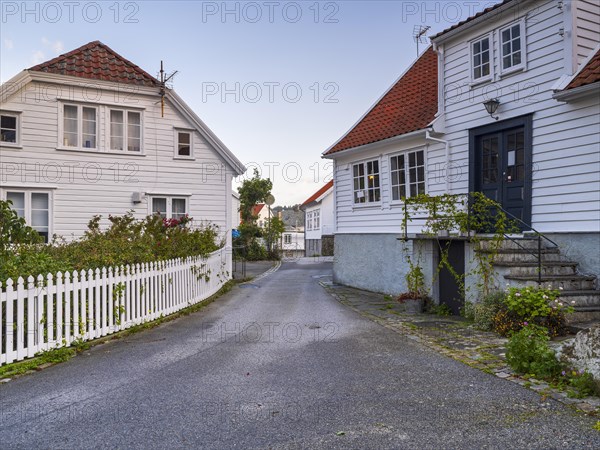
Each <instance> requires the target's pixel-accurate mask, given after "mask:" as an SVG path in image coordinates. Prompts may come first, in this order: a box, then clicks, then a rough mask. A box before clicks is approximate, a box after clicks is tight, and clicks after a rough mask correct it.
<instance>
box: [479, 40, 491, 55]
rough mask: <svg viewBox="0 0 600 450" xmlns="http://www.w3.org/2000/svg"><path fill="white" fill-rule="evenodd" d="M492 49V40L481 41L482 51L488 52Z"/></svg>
mask: <svg viewBox="0 0 600 450" xmlns="http://www.w3.org/2000/svg"><path fill="white" fill-rule="evenodd" d="M489 48H490V40H489V39H487V38H486V39H484V40H482V41H481V51H484V52H485V51H487V50H489Z"/></svg>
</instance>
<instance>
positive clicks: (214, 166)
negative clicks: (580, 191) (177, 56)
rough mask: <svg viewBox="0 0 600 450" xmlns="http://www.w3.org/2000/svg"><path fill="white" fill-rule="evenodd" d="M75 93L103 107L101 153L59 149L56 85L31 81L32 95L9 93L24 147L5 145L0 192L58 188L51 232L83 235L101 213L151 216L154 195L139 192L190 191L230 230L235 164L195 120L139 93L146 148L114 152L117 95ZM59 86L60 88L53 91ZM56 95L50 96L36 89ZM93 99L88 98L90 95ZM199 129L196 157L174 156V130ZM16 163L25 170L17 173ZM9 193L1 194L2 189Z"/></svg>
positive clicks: (210, 217)
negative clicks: (112, 116) (138, 196)
mask: <svg viewBox="0 0 600 450" xmlns="http://www.w3.org/2000/svg"><path fill="white" fill-rule="evenodd" d="M86 82H87V81H85V82H84V81H82V82H81V84H78V83H75V85H74V87H73V88H72V90H70V91H69V97H70V98H72V100H73V102H75V103H81V104H85V105H88V106H89V105H92V106H94V105H95V106H97V107H98V118H97V138H98V147H99V151H71V150H59V149H57V147H59V145H58V144H59V121H60V118H59V117H60V116H59V110H60V107H59V106H60V100H61V98H59V97H58V96H57V95H56V86H53V85H50V84H45V83H42V82H39V81H32V82H30V83H29V84H28V85H27V86H26V90H25V91H24V92H25V93H22V92H18V93H15V94H14V95H12V96H9V97H8V98H7V99H4V98H3V102H2V109H4V110H8V111H20V112H21V114H20V124H21V145H22V148H11V147H9V146H1V147H0V157H1V161H2V168H3V180H2V186H0V191H2V190H10V189H11V188H13V189H16V188H17V187H18V188H20V189H30V190H34V189H36V190H42V191H48V192H50V193H51V206H52V208H51V209H52V211H51V216H52V218H51V225H52V227H51V233H55V234H58V235H60V236H63V237H64V238H66V239H72V238H73V237H75V238H76V237H79V236H81V235H82V234H83V232H84V231H85V230H86V225H87V223H88V221H89V220H90V219H91V218H92V217H93V216H94V215H98V214H100V215H102V216H103V217H104V218H103V222H102V225H103V226H105V225H107V224H108V221H107V216H108V215H109V214H111V215H122V214H124V213H126V212H127V211H130V210H133V212H134V215H135V217H136V218H138V219H141V218H143V217H145V216H146V215H148V214H149V204H148V201H149V197H148V196H145V197H143V200H142V202H141V203H139V204H134V203H133V202H132V196H133V194H134V193H136V192H141V193H157V194H166V195H171V196H177V195H180V196H184V195H185V196H186V198H188V202H189V206H188V210H189V211H188V212H189V214H190V216H191V217H193V218H194V220H195V221H198V222H201V221H202V222H210V223H213V224H215V225H217V226H219V227H220V229H221V231H222V232H223V233H224V232H225V230H226V229H227V225H228V215H230V212H229V211H228V210H227V208H226V205H228V204H229V201H230V200H229V199H228V198H227V197H228V196H231V183H230V181H231V175H232V169H231V167H230V166H229V165H228V164H227V163H226V162H225V161H224V160H223V158H222V157H221V156H220V155H219V154H218V153H217V151H216V150H215V149H214V148H213V147H212V146H211V145H210V144H209V143H208V142H206V140H205V139H204V138H203V137H202V136H201V135H200V133H198V132H196V131H193V125H192V124H190V123H189V122H188V120H187V119H186V118H184V117H183V116H182V115H181V114H179V112H178V111H176V110H175V109H174V108H173V107H172V106H171V105H170V103H169V102H168V100H167V101H166V106H165V116H164V117H161V111H160V109H161V108H160V102H158V103H157V98H158V97H157V96H148V95H142V94H136V95H135V96H134V98H133V99H132V100H134V101H133V103H132V105H131V106H133V107H134V108H136V110H141V111H142V121H143V132H142V139H143V144H142V145H143V152H142V154H137V153H132V152H123V153H115V152H107V151H106V150H107V147H108V134H109V132H108V127H109V124H108V120H107V118H108V114H109V109H110V108H111V107H124V108H126V107H127V106H128V104H117V105H115V104H114V93H112V92H110V91H107V90H100V91H98V92H99V94H98V95H99V96H100V97H99V100H97V101H96V103H90V102H89V101H86V97H85V92H84V89H83V86H84V85H85V83H86ZM53 89H54V90H53ZM30 92H33V93H39V92H48V93H52V92H54V97H52V96H51V95H50V94H48V95H47V96H45V97H44V98H43V99H40V98H38V97H37V96H36V95H34V94H33V93H30ZM88 98H89V96H88ZM178 128H180V129H185V130H189V131H191V132H192V145H193V153H194V159H193V160H189V159H176V158H174V149H175V129H178ZM13 168H18V170H17V171H16V172H15V173H12V171H13ZM0 194H2V192H0Z"/></svg>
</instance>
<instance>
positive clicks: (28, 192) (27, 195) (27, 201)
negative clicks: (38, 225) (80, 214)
mask: <svg viewBox="0 0 600 450" xmlns="http://www.w3.org/2000/svg"><path fill="white" fill-rule="evenodd" d="M9 192H14V193H18V194H24V216H25V217H24V219H25V222H26V223H27V225H28V226H30V227H32V228H33V226H32V223H31V216H32V214H31V213H32V209H31V197H32V195H33V194H45V195H47V196H48V241H47V242H50V240H51V239H52V236H53V234H54V220H53V219H54V208H53V195H52V191H47V190H40V189H24V188H19V187H15V188H11V187H6V188H3V189H2V190H1V192H0V198H1V199H2V200H4V201H6V200H7V198H8V193H9ZM34 229H35V228H34Z"/></svg>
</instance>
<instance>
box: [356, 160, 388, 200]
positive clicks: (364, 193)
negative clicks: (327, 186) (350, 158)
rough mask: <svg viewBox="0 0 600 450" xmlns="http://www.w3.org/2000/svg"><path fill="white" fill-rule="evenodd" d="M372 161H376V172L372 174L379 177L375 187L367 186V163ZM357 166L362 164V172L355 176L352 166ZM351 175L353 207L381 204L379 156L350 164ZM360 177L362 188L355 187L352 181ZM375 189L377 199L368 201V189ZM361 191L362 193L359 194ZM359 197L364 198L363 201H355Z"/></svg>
mask: <svg viewBox="0 0 600 450" xmlns="http://www.w3.org/2000/svg"><path fill="white" fill-rule="evenodd" d="M372 163H377V172H374V174H376V175H377V176H378V178H379V186H378V187H377V188H369V173H368V167H369V164H372ZM358 166H362V168H363V174H362V175H359V177H356V176H355V175H354V168H355V167H358ZM351 177H352V203H353V205H354V206H355V207H357V206H371V205H379V204H381V195H382V189H381V160H380V159H379V158H374V159H368V160H365V161H360V162H355V163H353V164H352V173H351ZM360 178H362V181H363V185H364V188H363V189H356V187H355V185H354V181H355V180H356V179H360ZM370 190H372V191H374V192H375V191H376V190H379V200H372V201H369V191H370ZM361 192H362V195H361V194H360V193H361ZM360 199H364V201H362V202H361V201H357V200H360Z"/></svg>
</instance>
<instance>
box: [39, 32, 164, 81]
mask: <svg viewBox="0 0 600 450" xmlns="http://www.w3.org/2000/svg"><path fill="white" fill-rule="evenodd" d="M29 70H33V71H38V72H48V73H55V74H59V75H70V76H74V77H80V78H86V79H91V80H102V81H112V82H115V83H127V84H136V85H139V86H158V85H159V81H158V80H157V79H156V78H154V77H153V76H152V75H150V74H148V73H147V72H145V71H144V70H142V69H141V68H139V67H138V66H136V65H135V64H133V63H132V62H131V61H129V60H127V59H125V58H123V57H122V56H121V55H119V54H118V53H117V52H115V51H114V50H112V49H111V48H110V47H108V46H107V45H104V44H103V43H102V42H100V41H93V42H90V43H89V44H86V45H84V46H82V47H79V48H77V49H75V50H73V51H70V52H69V53H65V54H64V55H60V56H58V57H56V58H54V59H51V60H50V61H46V62H45V63H42V64H38V65H37V66H33V67H31V68H30V69H29Z"/></svg>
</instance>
